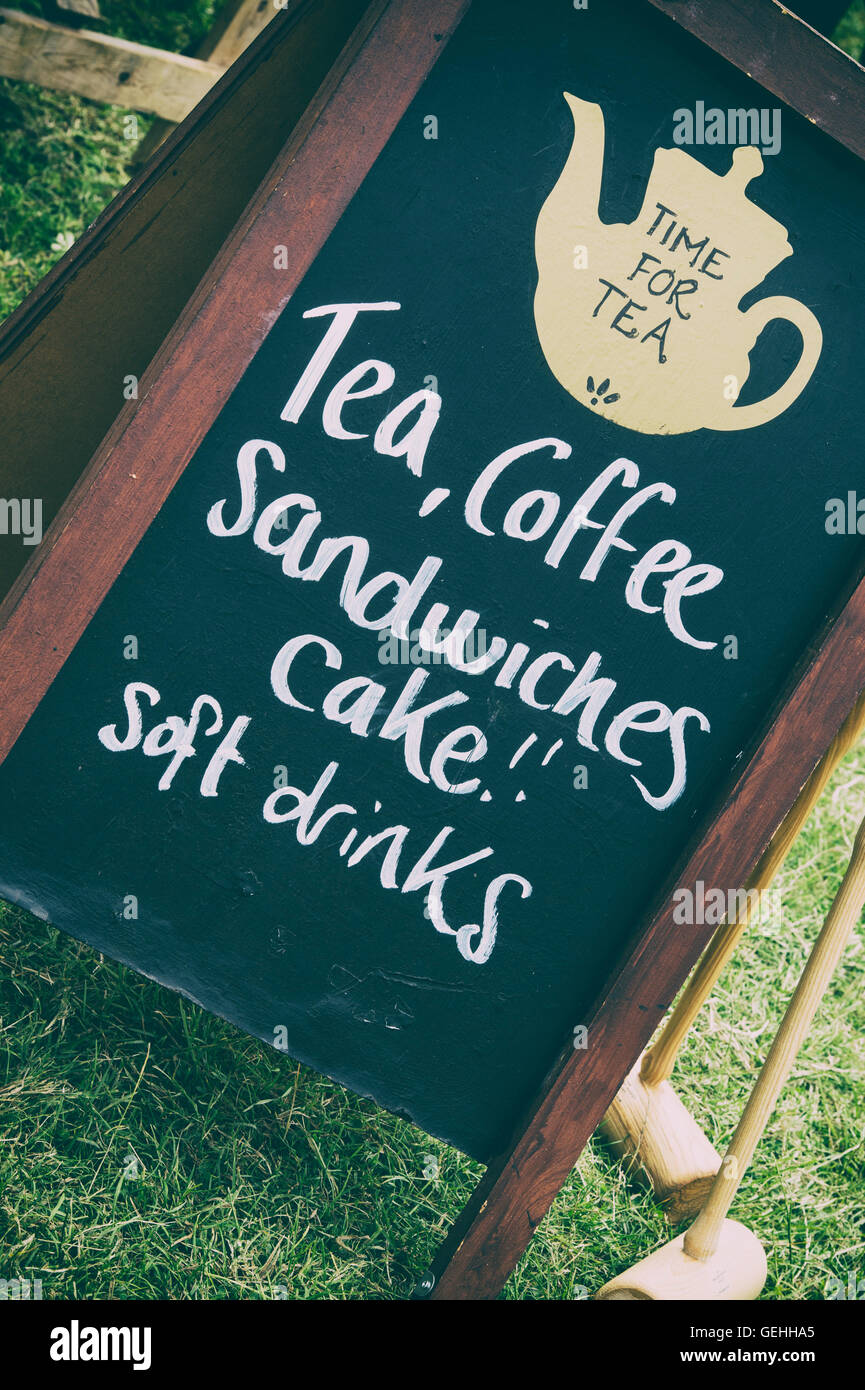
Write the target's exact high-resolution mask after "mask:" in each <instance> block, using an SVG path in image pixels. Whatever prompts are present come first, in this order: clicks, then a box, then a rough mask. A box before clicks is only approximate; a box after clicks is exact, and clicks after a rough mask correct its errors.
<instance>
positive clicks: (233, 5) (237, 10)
mask: <svg viewBox="0 0 865 1390" xmlns="http://www.w3.org/2000/svg"><path fill="white" fill-rule="evenodd" d="M279 8H280V7H277V6H275V5H274V3H273V0H228V2H227V4H225V5H224V6H223V8H222V9H221V10H220V12H219V14H218V15H217V16H216V20H215V21H214V23H213V25H212V27H211V29H210V30H209V31H208V33H207V34H206V35H205V37H204V39H203V40H202V44H201V47H200V48H199V49H198V52H197V53H196V55H195V56H196V57H197V58H203V59H206V60H207V61H209V62H211V63H219V65H220V67H223V68H230V67H231V64H232V63H233V62H235V60H236V59H237V58H239V57H240V55H241V53H242V52H243V51H244V49H245V48H248V47H249V45H250V44H251V43H252V40H253V39H254V38H256V37H257V36H258V34H260V33H261V31H262V29H263V28H264V26H265V24H269V23H270V21H271V20H272V19H273V18H274V16H275V15H277V14H278V13H279ZM281 8H282V9H285V8H286V7H285V6H284V5H283V6H281Z"/></svg>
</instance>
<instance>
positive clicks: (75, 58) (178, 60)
mask: <svg viewBox="0 0 865 1390" xmlns="http://www.w3.org/2000/svg"><path fill="white" fill-rule="evenodd" d="M221 76H222V68H221V67H220V66H219V65H218V64H216V63H206V62H202V61H201V60H200V59H199V58H185V57H184V56H183V55H182V54H179V53H167V52H165V51H164V50H163V49H160V48H148V47H146V46H145V45H144V44H140V43H129V42H128V41H127V40H126V39H114V38H111V37H110V35H108V34H96V33H93V32H91V31H90V30H88V29H67V28H65V27H63V26H62V25H60V24H47V23H46V22H45V20H43V19H35V18H34V17H33V16H32V15H27V14H21V13H20V12H19V11H18V10H6V9H0V77H14V78H17V79H19V80H20V81H22V82H36V83H38V84H39V86H40V87H50V88H52V89H53V90H54V91H58V92H75V93H76V94H77V95H78V96H82V97H89V98H90V100H91V101H105V102H111V103H113V104H114V105H115V106H126V107H130V108H131V109H132V110H134V111H143V112H147V113H151V114H153V115H156V116H164V117H166V118H167V119H168V120H170V121H182V120H183V118H184V116H186V115H187V114H188V112H189V111H191V109H192V107H193V106H195V105H196V103H197V102H199V101H200V100H201V98H202V97H203V96H204V95H205V94H206V93H207V92H208V91H209V90H210V88H211V87H212V86H213V84H214V82H216V81H217V79H218V78H220V77H221Z"/></svg>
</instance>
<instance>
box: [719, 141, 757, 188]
mask: <svg viewBox="0 0 865 1390" xmlns="http://www.w3.org/2000/svg"><path fill="white" fill-rule="evenodd" d="M762 172H763V157H762V155H761V154H760V151H759V150H758V149H757V146H756V145H738V146H737V147H736V149H735V150H734V151H733V163H732V164H731V165H730V168H729V169H728V170H727V172H726V174H725V175H724V178H725V179H726V181H727V182H728V183H730V184H732V185H733V186H734V187H735V188H739V189H740V190H741V191H742V192H744V190H745V185H746V184H749V183H750V182H751V180H752V179H754V178H756V177H757V175H758V174H762Z"/></svg>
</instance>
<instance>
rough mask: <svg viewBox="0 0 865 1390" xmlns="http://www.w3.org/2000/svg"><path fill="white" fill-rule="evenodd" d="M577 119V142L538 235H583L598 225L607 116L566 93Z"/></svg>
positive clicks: (547, 204)
mask: <svg viewBox="0 0 865 1390" xmlns="http://www.w3.org/2000/svg"><path fill="white" fill-rule="evenodd" d="M563 96H564V98H565V101H566V102H567V103H568V106H569V107H570V109H571V115H572V116H573V118H574V139H573V143H572V145H571V151H570V154H569V155H568V158H567V161H566V163H565V167H564V168H563V170H562V172H561V174H560V175H559V177H558V180H557V182H556V185H555V187H554V188H553V190H552V192H551V193H550V195H549V197H548V198H547V200H546V202H545V203H544V206H543V208H542V209H541V214H540V217H539V219H538V227H537V231H538V235H539V237H540V238H541V239H542V240H543V239H545V235H546V234H547V233H548V234H551V235H554V234H555V233H554V229H557V230H558V232H559V233H561V231H562V230H564V229H567V233H568V234H570V233H571V232H573V233H579V231H580V229H581V228H591V227H594V226H596V225H597V223H598V204H599V201H600V196H601V179H602V177H603V172H604V115H603V112H602V111H601V108H600V106H598V105H596V104H595V102H592V101H582V100H581V99H580V98H579V97H575V96H572V95H571V94H570V92H564V93H563Z"/></svg>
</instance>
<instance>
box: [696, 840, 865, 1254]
mask: <svg viewBox="0 0 865 1390" xmlns="http://www.w3.org/2000/svg"><path fill="white" fill-rule="evenodd" d="M863 905H865V820H863V822H862V824H861V825H860V826H859V830H858V832H857V834H856V840H855V842H854V845H853V853H852V856H851V858H850V863H849V864H848V866H847V872H846V874H845V875H844V879H843V881H842V883H841V887H840V888H839V890H838V893H837V894H836V897H835V900H834V902H833V903H832V906H831V908H830V909H829V915H828V917H827V918H826V921H825V922H824V924H823V928H822V931H821V932H820V935H819V936H818V938H817V940H816V942H815V944H814V947H813V949H812V951H811V955H810V956H809V958H808V964H807V965H806V966H805V969H804V971H803V973H802V978H801V980H800V981H799V984H798V985H797V987H796V992H795V994H794V995H793V998H792V999H791V1001H790V1003H789V1005H788V1007H787V1012H786V1013H785V1015H784V1018H783V1020H782V1023H781V1027H780V1028H779V1029H778V1033H777V1036H776V1038H775V1041H774V1042H773V1044H772V1047H771V1048H770V1051H769V1055H768V1057H767V1058H766V1061H765V1063H764V1064H763V1068H762V1070H761V1072H760V1075H759V1076H758V1078H757V1082H756V1085H755V1086H754V1089H753V1091H752V1092H751V1094H750V1096H749V1097H748V1103H747V1105H746V1106H745V1109H744V1111H743V1112H742V1118H741V1119H740V1120H739V1124H738V1126H737V1128H736V1133H735V1134H734V1136H733V1140H732V1143H731V1144H730V1147H729V1149H728V1150H727V1153H726V1155H725V1158H724V1162H723V1163H722V1165H721V1167H720V1169H719V1171H718V1173H717V1175H716V1177H715V1180H714V1182H713V1184H712V1188H711V1191H710V1193H709V1196H708V1198H707V1200H706V1205H705V1206H704V1207H703V1210H702V1211H701V1212H700V1215H699V1216H698V1217H697V1219H696V1221H695V1222H694V1224H693V1226H692V1227H691V1228H690V1230H689V1231H688V1232H687V1233H686V1235H685V1245H684V1249H685V1254H686V1255H690V1256H691V1258H692V1259H695V1260H707V1259H709V1258H710V1257H711V1256H712V1255H713V1254H714V1253H715V1251H716V1249H717V1247H718V1240H719V1238H720V1235H721V1229H722V1227H723V1224H724V1219H725V1217H726V1215H727V1212H728V1211H729V1209H730V1205H731V1203H732V1201H733V1198H734V1197H735V1195H736V1192H737V1190H738V1187H739V1184H740V1182H741V1181H742V1178H743V1176H744V1174H745V1171H746V1169H747V1168H748V1165H749V1163H750V1162H751V1159H752V1158H753V1156H754V1150H755V1149H756V1147H757V1144H758V1143H759V1141H760V1137H761V1135H762V1133H763V1131H764V1129H765V1128H766V1124H767V1123H768V1120H769V1117H770V1115H771V1114H772V1111H773V1110H774V1108H775V1103H776V1101H777V1099H778V1096H779V1095H780V1093H781V1089H782V1087H783V1085H784V1082H785V1081H786V1080H787V1077H788V1076H789V1074H790V1071H791V1069H792V1067H793V1063H794V1062H795V1060H796V1054H797V1053H798V1051H799V1048H800V1047H801V1045H802V1041H803V1039H804V1038H805V1035H806V1034H807V1032H808V1029H809V1028H810V1027H811V1023H812V1021H813V1018H814V1015H815V1014H816V1012H817V1008H818V1006H819V1004H820V1000H821V999H822V997H823V995H824V994H825V992H826V989H827V988H828V985H829V982H830V980H831V979H832V976H833V974H834V973H835V970H836V967H837V965H838V962H839V961H840V959H841V956H842V955H843V952H844V948H845V946H846V945H847V943H848V941H849V940H850V937H851V935H852V933H853V930H854V928H855V926H856V923H857V922H858V920H859V917H860V915H861V913H862V908H863Z"/></svg>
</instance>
